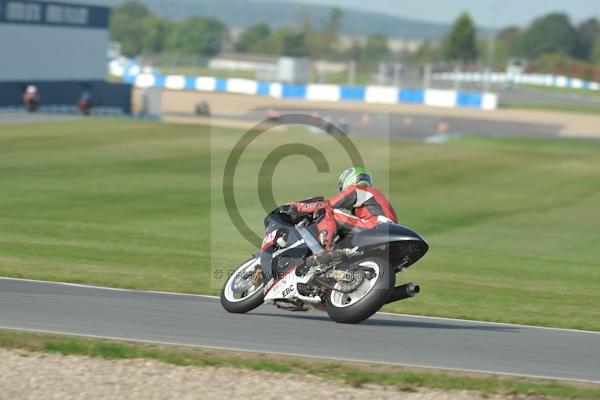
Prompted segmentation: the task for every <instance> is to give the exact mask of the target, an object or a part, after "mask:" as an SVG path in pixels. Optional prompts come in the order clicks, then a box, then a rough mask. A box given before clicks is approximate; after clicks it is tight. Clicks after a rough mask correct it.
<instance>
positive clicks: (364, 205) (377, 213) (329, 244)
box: [286, 167, 398, 264]
mask: <svg viewBox="0 0 600 400" xmlns="http://www.w3.org/2000/svg"><path fill="white" fill-rule="evenodd" d="M338 189H339V193H338V194H337V195H335V196H334V197H332V198H331V199H329V200H321V201H309V202H295V203H291V204H290V205H289V206H288V208H287V210H286V212H288V213H291V214H300V215H308V214H319V213H320V214H321V219H320V221H319V222H318V223H317V230H318V232H319V234H318V237H319V241H320V242H321V245H322V246H323V248H324V251H323V252H321V253H319V254H316V255H315V257H314V258H313V259H312V260H309V261H307V264H310V263H311V262H314V261H318V263H320V264H327V263H329V262H331V261H333V260H336V259H340V258H341V257H342V256H343V254H344V253H343V252H342V251H341V250H340V251H334V250H333V244H334V238H335V235H336V233H337V232H338V231H339V230H341V231H346V232H349V231H355V230H363V229H371V228H374V227H376V226H377V225H379V224H381V223H387V222H392V223H397V222H398V218H397V217H396V212H395V211H394V208H393V207H392V205H391V204H390V202H389V201H388V199H387V198H386V197H385V196H384V195H383V193H381V192H380V191H379V190H377V189H375V188H374V187H373V178H372V177H371V174H370V173H369V172H368V171H367V170H366V169H365V168H363V167H352V168H348V169H347V170H345V171H344V172H343V173H342V175H340V179H339V181H338ZM341 209H346V210H349V211H350V212H351V213H352V214H347V213H345V212H343V211H341ZM317 219H318V218H317ZM315 259H316V260H315Z"/></svg>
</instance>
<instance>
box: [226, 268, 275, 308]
mask: <svg viewBox="0 0 600 400" xmlns="http://www.w3.org/2000/svg"><path fill="white" fill-rule="evenodd" d="M256 267H260V261H259V260H258V259H255V258H252V259H250V260H248V261H246V262H245V263H243V264H242V265H240V266H239V267H238V268H237V269H236V270H235V272H234V273H233V274H231V276H229V278H227V281H226V282H225V285H224V286H223V289H221V305H222V306H223V308H224V309H225V310H227V311H228V312H230V313H247V312H248V311H252V310H254V309H255V308H256V307H258V306H260V305H261V304H262V303H263V288H264V286H265V285H264V282H263V281H261V282H260V283H259V284H258V285H254V283H253V282H252V276H253V275H254V272H255V270H256Z"/></svg>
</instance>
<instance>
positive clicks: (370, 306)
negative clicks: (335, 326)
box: [325, 257, 396, 324]
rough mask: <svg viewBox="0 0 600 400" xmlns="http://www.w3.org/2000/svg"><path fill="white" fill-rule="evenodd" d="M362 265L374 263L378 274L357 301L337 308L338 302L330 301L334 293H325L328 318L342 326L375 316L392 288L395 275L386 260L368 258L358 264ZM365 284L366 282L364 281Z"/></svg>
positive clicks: (331, 291)
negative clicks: (342, 324)
mask: <svg viewBox="0 0 600 400" xmlns="http://www.w3.org/2000/svg"><path fill="white" fill-rule="evenodd" d="M363 263H365V264H368V263H375V264H377V266H378V268H379V274H378V275H377V277H374V278H373V279H376V281H375V283H374V285H373V286H372V287H371V289H369V291H368V292H367V293H366V294H365V295H364V297H362V298H361V299H359V300H357V301H356V303H354V304H350V305H347V306H339V305H336V303H339V301H334V300H332V296H335V292H334V291H333V290H330V291H328V292H327V296H326V297H325V298H326V302H325V307H326V310H327V314H329V317H330V318H331V319H332V320H334V321H335V322H339V323H344V324H357V323H359V322H362V321H364V320H366V319H367V318H369V317H370V316H372V315H373V314H375V313H376V312H377V311H379V309H381V307H383V305H384V304H385V303H386V301H387V298H388V294H389V292H390V290H391V289H392V288H393V287H394V284H395V281H396V275H395V273H394V271H391V269H390V266H389V263H388V262H387V260H385V259H382V258H375V257H373V258H368V259H364V260H362V261H361V262H360V264H361V265H362V264H363ZM365 282H366V281H365Z"/></svg>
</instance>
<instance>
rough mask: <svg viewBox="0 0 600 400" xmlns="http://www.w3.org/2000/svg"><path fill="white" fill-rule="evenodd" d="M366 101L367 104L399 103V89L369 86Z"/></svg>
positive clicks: (366, 91)
mask: <svg viewBox="0 0 600 400" xmlns="http://www.w3.org/2000/svg"><path fill="white" fill-rule="evenodd" d="M365 101H366V102H367V103H397V102H398V89H397V88H395V87H389V86H367V89H366V90H365Z"/></svg>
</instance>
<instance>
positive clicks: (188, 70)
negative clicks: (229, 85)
mask: <svg viewBox="0 0 600 400" xmlns="http://www.w3.org/2000/svg"><path fill="white" fill-rule="evenodd" d="M158 70H159V71H160V73H161V74H164V75H185V76H215V77H219V78H242V79H255V78H256V72H255V71H231V70H226V69H210V68H205V67H194V66H159V67H158Z"/></svg>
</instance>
